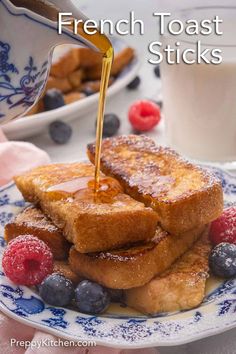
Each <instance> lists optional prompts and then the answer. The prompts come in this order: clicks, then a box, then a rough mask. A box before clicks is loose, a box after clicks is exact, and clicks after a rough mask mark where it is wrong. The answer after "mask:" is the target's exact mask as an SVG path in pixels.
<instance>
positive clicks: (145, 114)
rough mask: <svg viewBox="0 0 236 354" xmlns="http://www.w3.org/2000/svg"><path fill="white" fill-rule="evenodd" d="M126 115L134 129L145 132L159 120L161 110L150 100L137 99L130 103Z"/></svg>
mask: <svg viewBox="0 0 236 354" xmlns="http://www.w3.org/2000/svg"><path fill="white" fill-rule="evenodd" d="M128 117H129V121H130V123H131V125H132V127H133V128H134V130H136V131H138V132H147V131H149V130H151V129H153V128H154V127H155V126H156V125H157V124H158V123H159V122H160V119H161V110H160V107H159V106H158V105H157V104H156V103H154V102H152V101H147V100H142V101H137V102H135V103H133V104H132V105H131V107H130V109H129V112H128Z"/></svg>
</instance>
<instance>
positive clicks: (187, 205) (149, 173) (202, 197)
mask: <svg viewBox="0 0 236 354" xmlns="http://www.w3.org/2000/svg"><path fill="white" fill-rule="evenodd" d="M94 156H95V145H94V144H89V145H88V157H89V159H90V161H91V162H93V163H94ZM101 170H102V172H103V173H105V174H106V175H108V176H111V177H114V178H116V179H117V180H119V182H120V183H121V184H122V186H123V187H124V190H125V192H126V193H127V194H129V195H131V196H132V197H133V198H134V199H136V200H139V201H141V202H143V203H144V204H145V205H146V206H150V207H152V208H153V209H154V210H155V211H156V212H157V213H158V217H159V221H160V224H161V226H162V227H163V229H165V230H166V231H168V232H170V233H171V234H174V235H178V234H181V233H182V232H185V231H187V230H191V229H194V228H196V227H198V226H199V225H206V224H208V223H209V222H211V221H213V220H214V219H216V218H217V217H219V216H220V215H221V213H222V211H223V191H222V186H221V183H220V181H219V180H218V179H217V178H216V177H214V176H213V175H212V174H211V173H208V172H207V171H205V170H203V169H201V168H200V167H198V166H195V165H193V164H191V163H189V162H187V161H186V160H184V159H182V158H181V157H180V156H179V155H178V154H177V153H176V152H174V151H173V150H171V149H169V148H164V147H161V146H157V145H156V144H155V142H154V141H153V140H152V139H150V138H148V137H145V136H137V135H128V136H118V137H114V138H108V139H104V140H103V143H102V156H101Z"/></svg>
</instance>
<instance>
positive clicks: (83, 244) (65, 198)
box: [15, 163, 157, 253]
mask: <svg viewBox="0 0 236 354" xmlns="http://www.w3.org/2000/svg"><path fill="white" fill-rule="evenodd" d="M85 176H86V177H87V176H91V179H92V180H93V178H94V167H93V166H92V165H91V164H88V163H87V164H86V163H74V164H54V165H47V166H42V167H38V168H36V169H33V170H32V171H29V172H26V173H23V174H22V175H20V176H17V177H16V178H15V181H16V184H17V186H18V188H19V190H20V191H21V192H22V194H23V196H24V198H25V200H27V201H29V202H32V203H35V204H37V203H38V204H39V205H40V207H41V209H42V210H43V211H44V213H45V214H46V215H49V216H50V218H51V219H52V220H53V222H54V224H55V225H57V226H58V227H59V228H60V229H62V230H63V233H64V235H65V236H66V238H67V239H68V241H70V242H72V243H74V244H75V247H76V249H77V250H78V251H79V252H82V253H87V252H96V251H101V250H108V249H114V248H117V247H121V246H123V245H124V244H126V243H127V242H136V241H140V240H147V239H150V238H152V237H153V235H154V234H155V229H156V225H157V214H156V213H155V212H154V211H153V210H152V209H151V208H146V207H144V205H143V204H142V203H139V202H137V201H135V200H134V199H132V198H131V197H129V196H128V195H126V194H124V193H123V192H118V194H116V195H115V196H114V197H113V198H112V201H111V202H110V201H109V202H104V201H100V202H97V203H95V202H94V195H93V193H92V192H91V193H90V194H88V200H87V199H86V198H87V197H86V198H85V199H84V198H82V199H78V197H75V195H74V194H71V193H69V194H68V193H61V192H57V191H54V192H53V191H50V188H53V186H56V185H58V184H61V183H63V182H68V181H71V180H73V179H78V178H79V177H85ZM112 181H113V180H112ZM114 182H115V183H116V184H118V185H119V183H118V182H116V181H113V183H114ZM119 188H120V190H121V191H122V187H121V186H120V185H119ZM86 193H87V192H86Z"/></svg>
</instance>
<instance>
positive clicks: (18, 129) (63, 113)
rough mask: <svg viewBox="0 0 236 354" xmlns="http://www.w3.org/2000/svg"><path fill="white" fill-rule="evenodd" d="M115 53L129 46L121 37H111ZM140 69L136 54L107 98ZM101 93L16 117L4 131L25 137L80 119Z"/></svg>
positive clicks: (21, 137) (94, 106) (110, 89)
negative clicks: (59, 122) (61, 123)
mask: <svg viewBox="0 0 236 354" xmlns="http://www.w3.org/2000/svg"><path fill="white" fill-rule="evenodd" d="M111 41H112V44H113V47H114V50H115V53H118V52H119V51H121V50H122V49H124V48H126V47H127V44H126V42H125V41H123V40H121V39H119V38H112V39H111ZM138 69H139V59H138V56H137V54H136V56H135V57H134V59H133V60H132V62H131V63H130V64H129V65H128V66H127V67H126V68H125V69H124V70H123V71H122V72H121V73H120V75H119V76H118V77H117V78H116V80H115V82H114V83H113V84H112V85H111V86H110V87H109V88H108V93H107V98H108V100H109V98H110V97H111V96H113V95H115V94H116V93H118V92H119V91H120V90H122V89H123V88H124V87H126V86H127V84H128V83H130V82H131V81H132V80H133V79H134V78H135V76H136V75H137V72H138ZM98 97H99V94H98V93H95V94H94V95H92V96H89V97H86V98H84V99H81V100H79V101H77V102H74V103H71V104H68V105H66V106H64V107H61V108H57V109H54V110H52V111H48V112H42V113H39V114H34V115H32V116H28V117H24V118H19V119H16V120H15V121H12V122H10V123H8V124H6V125H4V126H3V127H2V129H3V131H4V133H5V134H6V135H7V137H8V138H9V139H15V140H16V139H23V138H28V137H30V136H33V135H37V134H40V133H41V132H42V131H43V130H45V129H46V128H47V127H48V125H49V124H50V123H51V122H53V121H54V120H62V121H65V122H70V121H72V120H75V119H80V117H82V116H83V115H84V114H86V113H88V112H89V111H91V110H95V109H96V108H97V105H98Z"/></svg>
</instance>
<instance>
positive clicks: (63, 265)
mask: <svg viewBox="0 0 236 354" xmlns="http://www.w3.org/2000/svg"><path fill="white" fill-rule="evenodd" d="M53 273H59V274H61V275H64V277H66V278H67V279H70V280H71V281H72V283H73V284H74V285H78V283H79V282H80V281H81V280H82V278H81V277H79V276H78V275H77V274H76V273H75V272H73V271H72V269H71V268H70V266H69V264H68V262H67V261H54V263H53Z"/></svg>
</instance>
